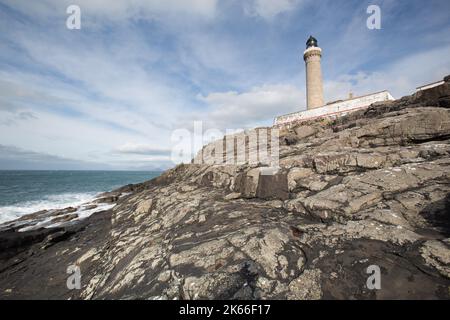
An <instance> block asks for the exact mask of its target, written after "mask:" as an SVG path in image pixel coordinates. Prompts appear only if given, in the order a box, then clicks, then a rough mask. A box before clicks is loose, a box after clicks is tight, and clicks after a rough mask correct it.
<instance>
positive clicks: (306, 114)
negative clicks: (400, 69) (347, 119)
mask: <svg viewBox="0 0 450 320" xmlns="http://www.w3.org/2000/svg"><path fill="white" fill-rule="evenodd" d="M390 100H394V98H393V97H392V95H391V94H390V93H389V92H388V91H381V92H377V93H373V94H368V95H365V96H361V97H356V98H353V99H348V100H345V101H339V102H335V103H332V104H328V105H325V106H323V107H320V108H316V109H312V110H306V111H300V112H295V113H290V114H286V115H283V116H279V117H276V118H275V121H274V124H275V125H284V124H288V123H292V122H299V121H306V120H312V119H315V118H321V117H324V118H325V117H330V118H334V117H338V116H342V115H345V114H348V113H350V112H352V111H356V110H359V109H361V108H365V107H368V106H370V105H371V104H373V103H375V102H382V101H390Z"/></svg>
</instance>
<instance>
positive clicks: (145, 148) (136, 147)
mask: <svg viewBox="0 0 450 320" xmlns="http://www.w3.org/2000/svg"><path fill="white" fill-rule="evenodd" d="M114 152H118V153H124V154H138V155H151V156H166V155H169V154H170V153H171V150H170V149H163V148H158V147H155V146H153V145H149V144H145V143H135V142H127V143H125V144H123V145H120V146H118V147H117V148H115V149H114Z"/></svg>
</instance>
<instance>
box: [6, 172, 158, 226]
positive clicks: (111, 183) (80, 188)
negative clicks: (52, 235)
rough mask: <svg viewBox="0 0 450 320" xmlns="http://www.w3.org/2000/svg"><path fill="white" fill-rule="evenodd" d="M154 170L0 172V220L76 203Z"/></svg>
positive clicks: (151, 175) (152, 174)
mask: <svg viewBox="0 0 450 320" xmlns="http://www.w3.org/2000/svg"><path fill="white" fill-rule="evenodd" d="M160 174H161V172H155V171H1V170H0V223H4V222H7V221H11V220H14V219H17V218H20V217H21V216H23V215H26V214H29V213H33V212H37V211H40V210H44V209H62V208H66V207H75V206H79V205H81V204H83V203H85V202H89V201H91V200H93V199H94V198H95V197H96V196H97V195H98V194H99V193H102V192H106V191H112V190H114V189H116V188H119V187H121V186H124V185H127V184H130V183H139V182H144V181H147V180H150V179H152V178H154V177H157V176H158V175H160Z"/></svg>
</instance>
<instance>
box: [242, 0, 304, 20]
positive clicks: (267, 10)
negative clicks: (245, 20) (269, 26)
mask: <svg viewBox="0 0 450 320" xmlns="http://www.w3.org/2000/svg"><path fill="white" fill-rule="evenodd" d="M301 2H302V0H250V1H249V2H248V3H246V4H245V7H244V10H245V13H246V14H247V15H250V16H260V17H262V18H264V19H267V20H271V19H273V18H274V17H276V16H277V15H279V14H280V13H283V12H288V11H291V10H294V9H296V8H297V7H298V6H299V5H300V4H301Z"/></svg>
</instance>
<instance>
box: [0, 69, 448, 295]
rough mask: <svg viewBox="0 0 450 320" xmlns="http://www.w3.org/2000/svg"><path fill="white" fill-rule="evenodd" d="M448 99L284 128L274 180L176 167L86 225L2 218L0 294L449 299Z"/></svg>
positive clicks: (443, 91) (413, 100) (443, 93)
mask: <svg viewBox="0 0 450 320" xmlns="http://www.w3.org/2000/svg"><path fill="white" fill-rule="evenodd" d="M447 79H448V78H447ZM449 98H450V82H449V81H447V82H445V83H444V84H443V85H441V86H439V87H435V88H432V89H429V90H427V91H423V92H420V93H417V94H415V95H412V96H408V97H404V98H402V99H400V100H397V101H392V102H387V103H383V104H377V105H372V106H371V107H369V108H368V109H366V110H361V111H356V112H354V113H351V114H349V115H347V116H345V117H342V118H338V119H336V120H334V121H330V120H327V121H323V120H315V121H310V122H308V123H301V124H297V125H291V126H289V127H282V128H279V129H280V132H281V135H280V140H279V141H280V161H279V165H280V168H279V169H278V171H277V172H276V173H275V174H273V175H264V174H261V172H262V170H264V169H265V168H264V166H260V165H250V164H248V163H244V164H240V165H218V164H214V165H206V164H203V165H202V164H189V165H179V166H177V167H175V168H174V169H171V170H169V171H167V172H165V173H163V174H162V175H161V176H160V177H158V178H155V179H153V180H151V181H148V182H146V183H143V184H140V185H135V186H128V187H127V188H126V190H125V189H124V190H118V191H117V192H116V193H113V194H110V195H108V197H106V196H105V199H104V201H109V202H113V203H115V204H116V205H115V206H114V207H113V208H112V209H109V210H106V211H102V212H99V213H96V214H93V215H92V216H90V217H89V218H87V219H85V220H82V221H81V222H77V223H73V221H72V218H73V214H74V213H70V212H69V211H68V212H67V215H66V216H64V217H66V218H67V219H68V220H69V221H65V220H64V217H63V218H60V220H58V222H59V224H58V225H57V226H56V227H52V228H42V229H37V230H30V231H26V230H25V231H23V232H18V231H17V227H16V228H14V227H13V226H14V225H15V223H17V222H14V223H10V224H8V225H6V226H3V227H2V228H1V231H0V261H1V263H0V266H1V267H0V298H2V299H9V298H50V299H109V298H120V299H324V298H325V299H449V298H450V238H449V237H450V105H449ZM41 214H42V213H41ZM44 214H48V212H47V213H44ZM71 214H72V216H71ZM38 215H40V214H38ZM23 220H24V219H22V222H21V224H22V223H23ZM25 220H26V219H25ZM70 265H76V266H78V267H79V268H80V272H81V289H80V290H70V289H68V288H67V286H66V281H67V278H68V277H69V276H70V274H67V272H66V271H67V268H68V266H70ZM372 265H375V266H378V267H379V268H380V270H381V278H380V279H381V289H379V290H372V289H371V288H369V287H368V286H367V279H368V277H369V276H370V275H371V274H368V273H367V270H368V267H369V266H372Z"/></svg>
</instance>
